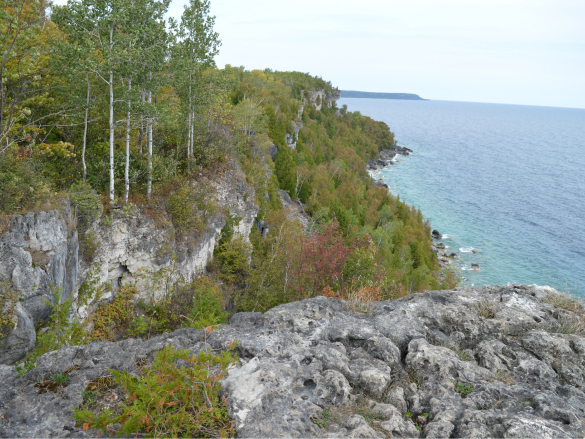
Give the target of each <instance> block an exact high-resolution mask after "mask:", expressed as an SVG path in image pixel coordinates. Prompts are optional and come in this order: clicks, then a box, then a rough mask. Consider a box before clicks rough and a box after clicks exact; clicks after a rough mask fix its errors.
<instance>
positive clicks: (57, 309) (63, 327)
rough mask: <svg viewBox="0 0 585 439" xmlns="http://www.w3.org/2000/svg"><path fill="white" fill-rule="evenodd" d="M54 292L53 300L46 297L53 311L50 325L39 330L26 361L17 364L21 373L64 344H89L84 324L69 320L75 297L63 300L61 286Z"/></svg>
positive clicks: (46, 302) (46, 301)
mask: <svg viewBox="0 0 585 439" xmlns="http://www.w3.org/2000/svg"><path fill="white" fill-rule="evenodd" d="M52 294H53V297H52V301H49V300H46V299H45V304H46V305H48V306H49V307H51V312H52V313H51V316H50V317H49V322H48V325H47V326H46V327H45V328H40V329H39V330H38V331H37V342H36V344H35V348H34V349H33V351H32V352H30V353H29V354H28V355H27V357H26V358H25V360H24V362H23V363H22V364H20V365H19V366H17V370H18V372H19V374H21V375H22V374H24V373H26V372H28V371H29V370H31V369H33V368H34V367H35V363H36V360H37V358H38V357H40V356H41V355H43V354H46V353H47V352H51V351H54V350H57V349H60V348H62V347H64V346H76V345H82V344H87V342H88V341H89V340H88V338H87V334H86V332H85V330H84V328H83V327H82V325H81V324H80V323H79V322H76V321H73V322H71V321H69V314H70V313H71V308H72V305H73V297H69V298H68V299H67V300H65V301H61V294H62V290H61V289H60V288H57V289H54V290H53V291H52Z"/></svg>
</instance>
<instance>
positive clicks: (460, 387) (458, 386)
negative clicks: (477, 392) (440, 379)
mask: <svg viewBox="0 0 585 439" xmlns="http://www.w3.org/2000/svg"><path fill="white" fill-rule="evenodd" d="M453 386H455V392H457V393H459V394H461V397H462V398H466V397H467V395H469V394H470V393H471V392H473V390H474V389H475V387H473V385H472V384H464V383H460V382H459V381H453Z"/></svg>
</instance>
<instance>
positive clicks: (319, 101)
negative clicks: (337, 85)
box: [308, 89, 341, 111]
mask: <svg viewBox="0 0 585 439" xmlns="http://www.w3.org/2000/svg"><path fill="white" fill-rule="evenodd" d="M308 93H309V101H310V102H311V104H312V105H314V106H315V109H316V110H317V111H319V110H321V107H322V106H323V103H326V104H327V106H328V107H331V105H332V104H333V102H335V101H337V100H338V99H341V92H340V91H338V90H333V91H332V92H331V93H326V92H325V90H324V89H322V90H313V91H309V92H308Z"/></svg>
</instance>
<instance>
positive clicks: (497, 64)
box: [57, 0, 585, 108]
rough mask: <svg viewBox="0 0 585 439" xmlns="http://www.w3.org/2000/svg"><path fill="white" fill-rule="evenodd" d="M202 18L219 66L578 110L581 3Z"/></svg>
mask: <svg viewBox="0 0 585 439" xmlns="http://www.w3.org/2000/svg"><path fill="white" fill-rule="evenodd" d="M63 1H64V0H60V1H57V3H60V2H63ZM187 1H188V0H173V1H172V4H171V8H170V11H169V14H170V15H172V16H175V17H177V18H178V17H180V14H181V12H182V10H183V5H184V4H186V2H187ZM211 14H212V15H215V16H216V26H215V29H216V31H217V32H218V33H219V35H220V39H221V40H222V46H221V48H220V54H219V55H218V56H217V58H216V62H217V65H218V66H219V67H223V66H224V65H225V64H231V65H232V66H244V67H245V68H246V69H248V70H252V69H264V68H267V67H269V68H271V69H274V70H296V71H301V72H309V73H311V74H312V75H317V76H321V77H322V78H323V79H325V80H328V81H331V83H332V84H333V85H334V86H337V87H338V88H339V89H341V90H360V91H370V92H388V93H415V94H418V95H420V96H421V97H423V98H427V99H436V100H451V101H472V102H494V103H507V104H523V105H543V106H556V107H577V108H585V0H361V1H356V0H353V1H346V0H295V1H294V2H292V1H277V0H247V1H242V0H211Z"/></svg>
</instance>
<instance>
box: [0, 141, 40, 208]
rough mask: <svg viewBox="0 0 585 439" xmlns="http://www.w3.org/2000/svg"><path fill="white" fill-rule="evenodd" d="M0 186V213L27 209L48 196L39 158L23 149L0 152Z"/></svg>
mask: <svg viewBox="0 0 585 439" xmlns="http://www.w3.org/2000/svg"><path fill="white" fill-rule="evenodd" d="M0 188H2V190H1V191H0V212H5V213H8V214H13V213H16V212H17V211H27V210H30V209H32V208H33V207H34V206H35V205H36V204H38V203H40V202H42V201H43V200H45V199H47V198H48V197H50V196H51V184H50V183H49V182H48V181H47V180H46V179H45V178H44V177H43V175H42V173H41V163H40V161H39V159H38V158H36V157H35V156H34V155H33V153H32V151H30V150H27V149H20V150H17V149H12V150H8V151H6V152H4V153H3V154H0Z"/></svg>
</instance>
